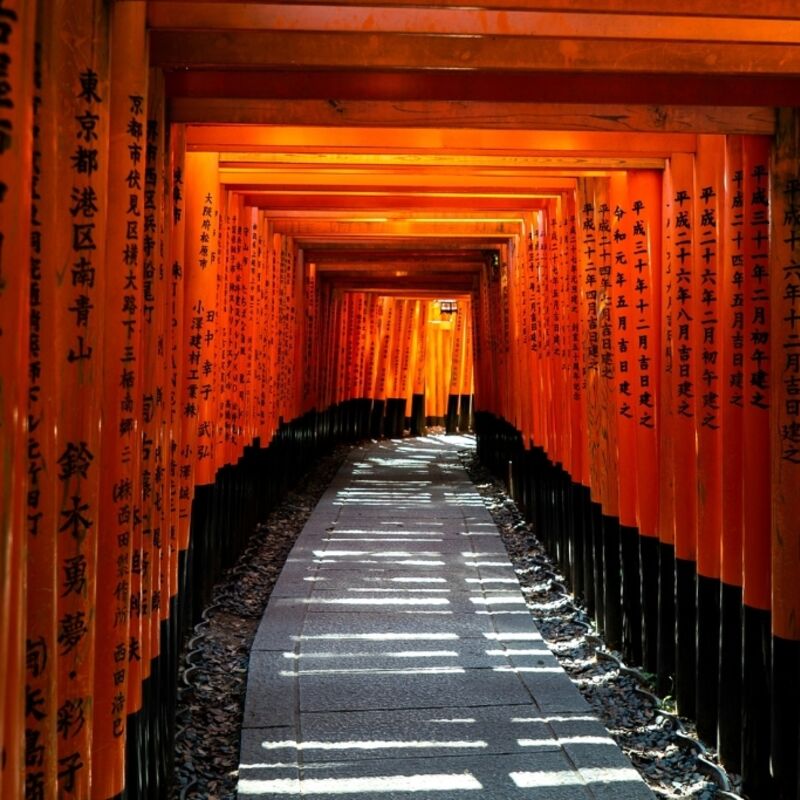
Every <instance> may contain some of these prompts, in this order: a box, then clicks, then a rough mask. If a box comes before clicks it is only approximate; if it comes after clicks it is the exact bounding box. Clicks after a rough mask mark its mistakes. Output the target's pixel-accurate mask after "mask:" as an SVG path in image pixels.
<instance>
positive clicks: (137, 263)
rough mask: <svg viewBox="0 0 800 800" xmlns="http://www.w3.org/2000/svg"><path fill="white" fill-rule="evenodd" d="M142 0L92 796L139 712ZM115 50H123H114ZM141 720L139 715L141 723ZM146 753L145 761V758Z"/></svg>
mask: <svg viewBox="0 0 800 800" xmlns="http://www.w3.org/2000/svg"><path fill="white" fill-rule="evenodd" d="M144 15H145V9H144V3H143V2H142V3H139V2H135V3H123V4H117V5H115V6H114V8H113V13H112V17H111V36H112V42H113V47H114V52H115V58H114V59H113V61H112V65H111V81H112V86H113V87H114V90H113V93H112V95H111V105H110V115H111V116H110V141H109V175H108V180H109V189H110V191H109V198H108V223H107V226H106V244H107V248H108V250H107V252H108V255H107V258H106V262H105V265H104V271H105V291H104V295H103V301H102V302H103V305H104V307H105V309H106V314H107V317H108V320H109V324H108V325H107V326H106V336H105V342H104V349H103V362H104V364H105V365H106V370H107V374H106V377H105V380H104V382H103V387H102V388H103V401H102V402H103V412H104V413H103V428H102V438H101V450H100V459H102V463H103V471H102V475H101V480H100V496H101V505H100V514H99V520H98V580H97V599H98V603H97V612H96V618H95V619H96V625H97V631H98V639H97V648H96V652H95V706H94V712H95V713H94V731H93V740H92V755H93V771H92V786H93V791H94V792H96V793H97V797H102V798H111V797H116V796H117V795H119V794H120V793H121V792H122V791H123V790H124V789H125V785H126V769H125V749H126V717H128V716H130V715H135V714H137V713H138V712H139V711H140V709H141V695H140V686H139V684H140V681H141V667H142V661H141V659H142V647H141V645H142V641H141V635H140V629H141V615H140V602H141V596H140V593H139V592H136V590H135V588H134V587H135V586H138V584H139V577H140V576H138V575H137V576H136V577H134V575H132V574H131V566H132V557H135V559H136V563H137V564H140V563H141V547H137V543H140V542H141V537H142V531H141V528H140V527H139V525H137V522H138V521H139V520H141V507H142V498H141V483H140V478H141V476H140V474H139V464H140V459H141V449H140V431H141V426H142V409H141V398H142V383H141V381H142V369H143V365H144V361H145V354H144V352H143V350H142V347H141V337H142V334H143V324H144V317H145V315H144V313H143V295H142V286H143V274H142V253H143V237H144V219H143V215H144V210H143V205H144V204H143V187H144V180H145V171H146V163H145V159H146V147H147V144H146V128H147V118H146V113H147V99H146V95H147V49H146V43H145V19H144ZM117 55H118V56H119V57H117ZM137 721H140V720H137ZM137 730H138V728H137V727H136V725H134V731H133V732H132V733H131V734H130V735H131V736H132V737H133V741H134V744H133V746H130V744H129V746H128V751H129V755H130V761H131V762H132V763H131V764H130V770H129V772H128V779H129V781H132V782H133V785H129V789H130V791H131V792H137V791H138V790H139V788H140V786H141V782H140V781H139V780H137V778H138V775H137V773H136V771H135V769H136V764H135V763H133V762H134V761H135V760H136V759H135V756H137V755H138V754H140V753H141V752H142V743H143V741H144V740H143V738H138V739H137V737H136V731H137ZM142 760H143V759H142Z"/></svg>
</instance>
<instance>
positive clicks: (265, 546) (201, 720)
mask: <svg viewBox="0 0 800 800" xmlns="http://www.w3.org/2000/svg"><path fill="white" fill-rule="evenodd" d="M352 449H353V448H352V446H350V445H340V446H339V447H337V448H335V449H334V450H333V451H332V452H331V453H330V454H329V455H326V456H323V457H321V458H320V459H318V460H317V462H316V463H315V464H314V466H313V468H312V469H311V470H310V471H309V472H308V473H307V474H306V475H305V476H304V477H303V478H302V479H301V480H300V482H299V484H298V485H297V486H295V487H294V489H292V491H290V492H289V493H288V494H287V496H286V497H285V498H284V499H283V500H282V501H281V502H280V503H279V504H278V506H277V507H276V508H275V509H274V510H273V511H272V513H271V514H270V515H269V517H267V519H266V520H265V521H264V522H263V523H262V524H260V525H258V526H257V527H256V530H255V532H254V534H253V536H252V539H251V541H250V542H249V544H248V546H247V548H246V549H245V551H244V552H243V553H242V555H241V557H240V558H239V560H238V562H237V564H236V565H235V566H234V567H231V569H229V570H228V571H227V572H226V573H225V575H224V576H223V578H222V580H221V581H220V582H219V583H218V584H217V585H216V586H215V587H214V592H213V594H212V598H211V603H210V604H209V605H208V606H207V607H206V608H205V609H204V610H203V615H202V620H201V621H200V622H199V623H198V624H197V625H196V626H195V628H194V631H193V633H192V635H191V636H188V637H187V639H186V641H185V642H184V645H183V649H182V652H181V656H180V666H179V669H178V699H177V714H176V720H177V723H176V735H175V770H174V773H173V786H172V789H171V792H170V800H234V799H235V798H236V795H237V792H236V783H237V781H238V769H239V743H240V739H241V729H242V719H243V715H244V699H245V692H246V690H247V668H248V664H249V661H250V648H251V646H252V643H253V639H254V638H255V635H256V630H257V629H258V624H259V622H260V621H261V617H262V616H263V615H264V609H265V608H266V607H267V601H268V600H269V596H270V593H271V592H272V587H273V586H274V585H275V582H276V581H277V580H278V576H279V575H280V573H281V570H282V569H283V565H284V563H285V561H286V557H287V556H288V555H289V551H290V550H291V549H292V546H293V545H294V542H295V539H296V538H297V536H298V535H299V534H300V531H302V530H303V526H304V525H305V524H306V520H307V519H308V517H309V516H310V515H311V512H312V511H313V510H314V507H315V506H316V505H317V502H318V501H319V499H320V497H322V495H323V494H324V492H325V490H326V489H327V488H328V485H329V484H330V482H331V480H332V479H333V477H334V475H335V474H336V473H337V472H338V470H339V467H340V466H341V465H342V463H343V461H344V460H345V458H346V457H347V454H348V453H350V452H351V451H352Z"/></svg>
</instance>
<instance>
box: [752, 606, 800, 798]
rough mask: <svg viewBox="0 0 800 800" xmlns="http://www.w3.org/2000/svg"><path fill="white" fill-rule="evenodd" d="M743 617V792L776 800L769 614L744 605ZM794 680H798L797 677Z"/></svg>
mask: <svg viewBox="0 0 800 800" xmlns="http://www.w3.org/2000/svg"><path fill="white" fill-rule="evenodd" d="M742 615H743V620H744V628H743V630H744V640H743V644H742V670H743V671H742V790H743V792H744V795H745V797H747V798H749V800H762V798H765V800H767V798H769V800H773V798H775V800H777V795H776V793H775V786H774V783H773V781H772V776H771V774H770V764H769V761H770V739H771V735H770V730H771V725H770V716H771V715H770V700H771V688H772V636H771V633H770V613H769V611H763V610H761V609H756V608H750V607H749V606H744V607H743V612H742ZM794 679H795V680H796V679H797V676H796V675H795V676H794ZM796 722H797V720H796V718H795V723H796Z"/></svg>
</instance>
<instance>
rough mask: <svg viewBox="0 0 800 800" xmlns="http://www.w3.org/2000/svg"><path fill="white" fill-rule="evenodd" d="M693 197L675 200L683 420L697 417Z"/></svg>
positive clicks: (678, 388) (678, 383) (677, 384)
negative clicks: (693, 365)
mask: <svg viewBox="0 0 800 800" xmlns="http://www.w3.org/2000/svg"><path fill="white" fill-rule="evenodd" d="M691 209H692V197H691V195H690V193H689V191H688V190H686V189H678V190H676V192H675V197H674V198H673V209H672V212H673V213H672V231H671V239H672V269H673V274H672V281H671V283H672V290H673V292H674V300H675V303H674V307H673V309H672V313H673V322H674V325H675V334H674V341H673V342H672V352H673V362H672V368H673V374H674V372H675V371H676V370H675V367H676V366H677V375H674V377H675V380H674V381H673V386H674V392H675V411H676V413H677V414H678V415H680V416H682V417H688V418H692V417H694V397H695V390H694V377H693V374H692V364H693V359H692V355H693V353H694V343H693V341H692V333H693V324H694V315H693V314H694V312H693V308H692V297H693V292H694V289H693V286H692V273H693V263H694V261H693V259H694V255H693V253H692V213H691Z"/></svg>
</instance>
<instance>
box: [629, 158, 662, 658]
mask: <svg viewBox="0 0 800 800" xmlns="http://www.w3.org/2000/svg"><path fill="white" fill-rule="evenodd" d="M661 189H662V175H661V173H660V172H657V171H655V170H647V171H645V170H633V171H631V172H630V173H629V182H628V191H629V205H628V208H629V212H630V215H629V225H628V230H629V232H630V237H631V259H632V261H631V267H632V273H631V274H632V284H633V285H632V302H631V305H632V310H631V320H632V323H633V328H632V330H631V346H632V358H633V359H635V361H636V379H635V382H634V391H633V403H634V413H635V418H636V434H635V435H636V472H637V484H636V527H637V528H638V532H639V563H640V570H641V587H642V626H643V627H642V648H643V649H642V663H643V664H644V666H645V668H646V669H647V670H649V671H650V672H652V673H655V672H656V671H657V670H658V627H659V620H658V606H659V592H658V582H659V540H658V520H659V504H660V497H659V469H658V467H659V460H658V459H659V453H658V435H659V416H660V415H659V410H660V409H659V396H658V388H659V378H660V364H661V330H660V325H659V319H660V312H661V288H662V258H661V235H662V215H661V209H662V203H661Z"/></svg>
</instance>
